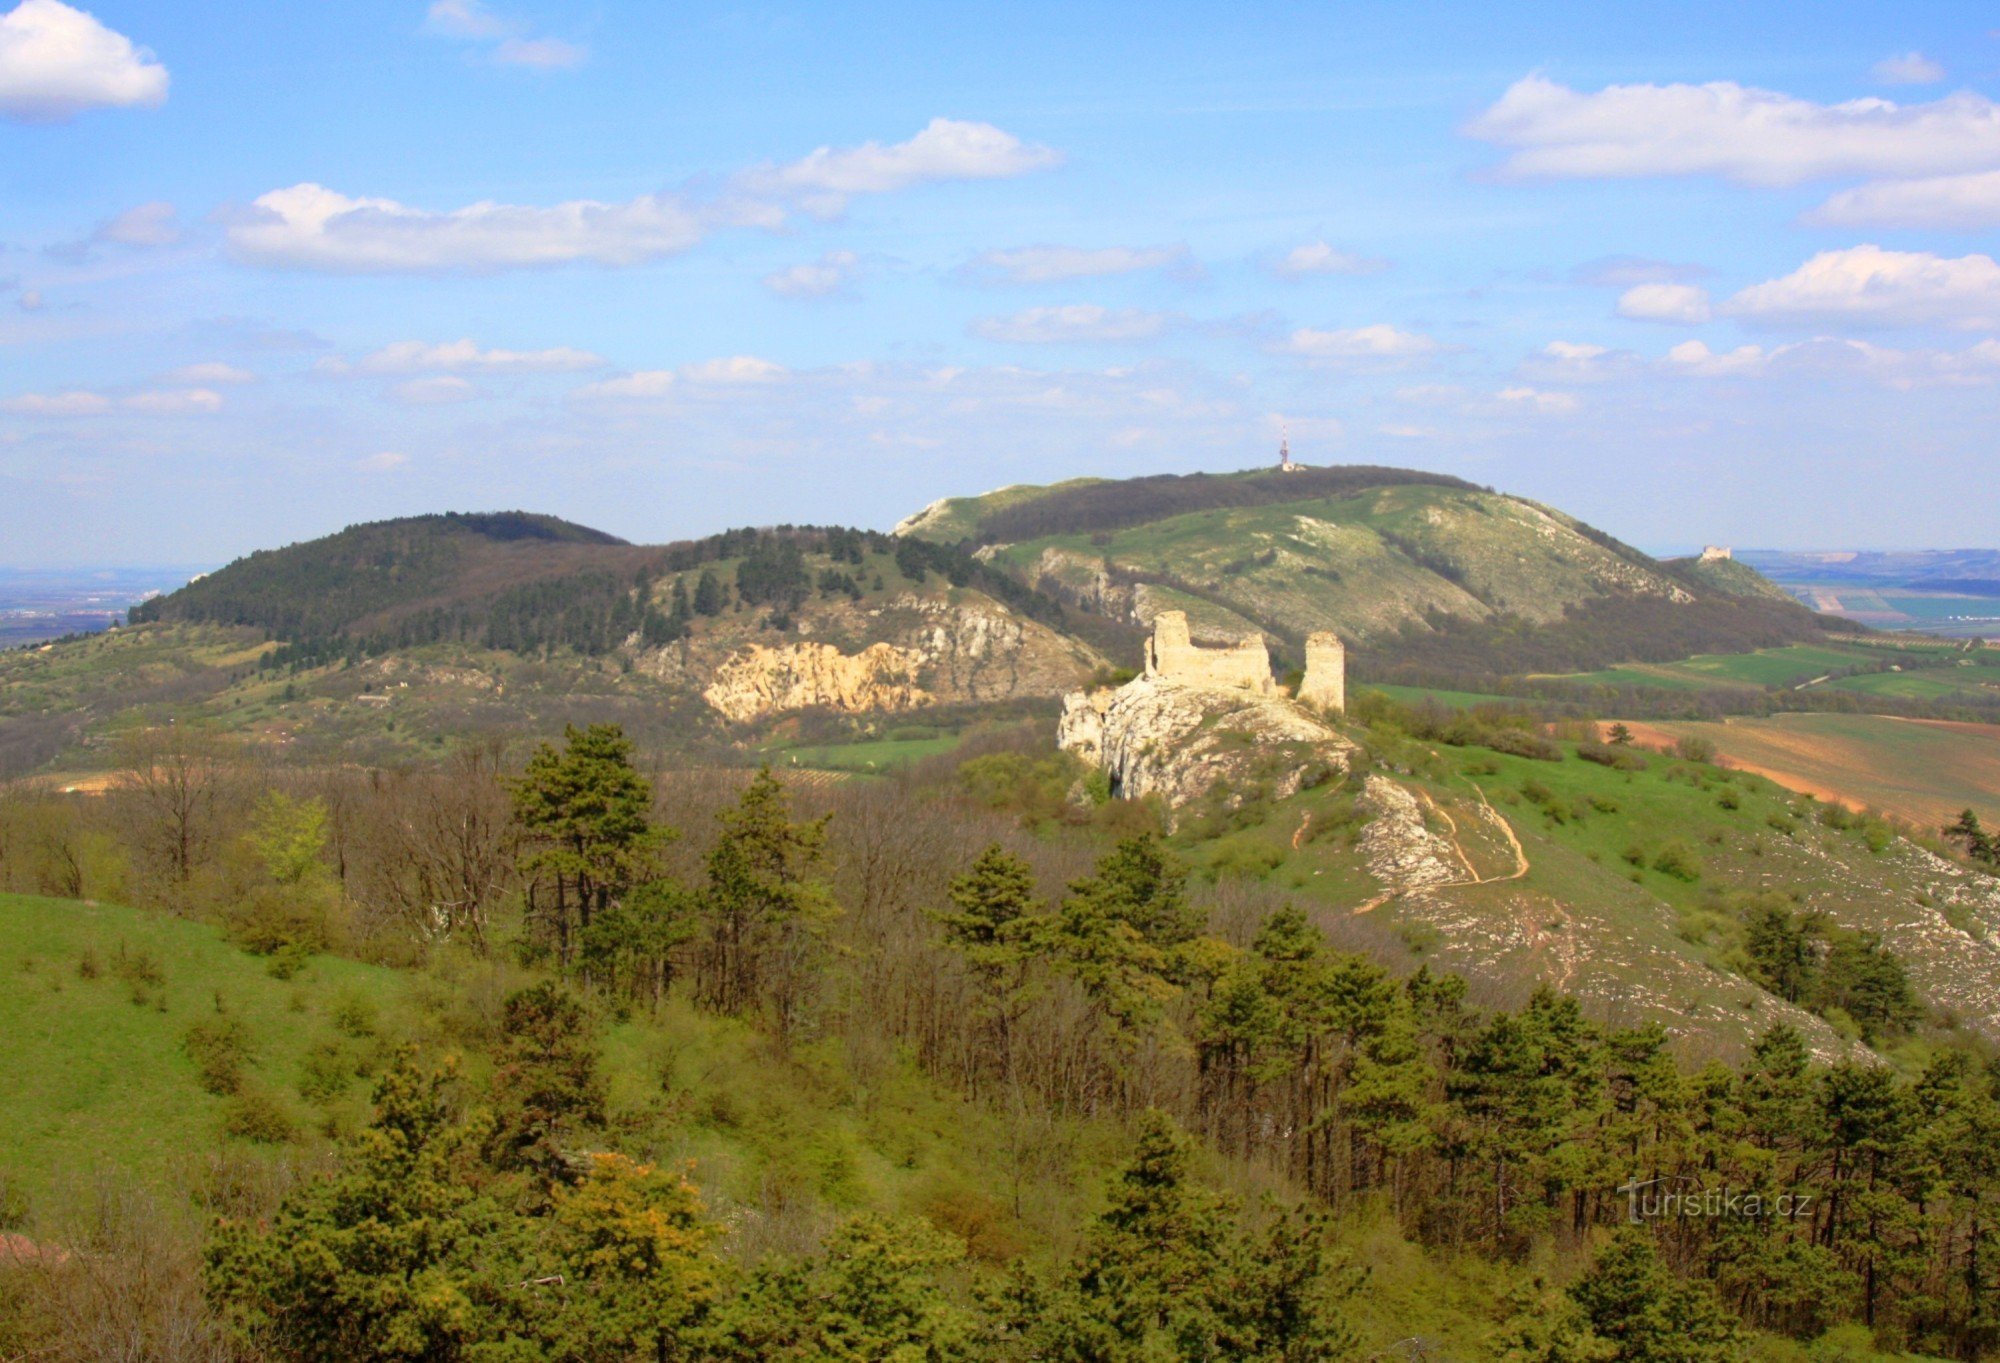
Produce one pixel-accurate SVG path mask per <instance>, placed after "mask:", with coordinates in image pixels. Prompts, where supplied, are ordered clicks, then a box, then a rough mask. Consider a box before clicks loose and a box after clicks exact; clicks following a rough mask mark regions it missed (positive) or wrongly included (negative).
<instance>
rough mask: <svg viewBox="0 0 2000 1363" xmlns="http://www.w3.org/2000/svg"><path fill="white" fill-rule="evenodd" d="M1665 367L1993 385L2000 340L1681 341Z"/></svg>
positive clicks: (1716, 374) (1904, 386) (1901, 384)
mask: <svg viewBox="0 0 2000 1363" xmlns="http://www.w3.org/2000/svg"><path fill="white" fill-rule="evenodd" d="M1659 368H1660V370H1661V371H1662V372H1665V373H1668V374H1674V375H1682V376H1687V377H1692V378H1703V379H1716V378H1759V379H1773V380H1775V379H1778V378H1782V377H1794V378H1799V379H1804V380H1807V381H1810V382H1813V383H1815V384H1825V383H1827V382H1829V381H1835V380H1837V381H1840V382H1843V383H1851V382H1852V381H1853V380H1854V379H1857V378H1858V379H1866V380H1869V381H1871V382H1874V383H1879V384H1881V385H1883V386H1885V387H1888V388H1893V389H1896V390H1899V391H1904V392H1907V391H1909V390H1911V389H1918V388H1938V387H1947V388H1963V387H1970V386H1981V387H1985V386H1990V385H1992V384H1993V383H1995V382H1996V381H2000V341H1996V340H1992V339H1987V340H1982V341H1978V342H1976V343H1974V344H1973V345H1970V346H1968V347H1966V348H1965V349H1963V350H1934V349H1921V350H1899V349H1896V348H1894V347H1891V346H1881V345H1876V344H1874V343H1873V342H1871V341H1862V340H1856V339H1854V338H1853V337H1846V336H1814V337H1811V338H1810V339H1807V340H1803V341H1793V342H1790V343H1788V344H1786V345H1780V346H1773V347H1771V348H1769V349H1766V348H1764V347H1763V346H1755V345H1742V346H1737V347H1736V348H1735V349H1734V350H1729V351H1721V352H1717V351H1713V350H1710V349H1709V348H1708V347H1707V346H1706V345H1704V344H1703V343H1702V342H1700V341H1683V342H1681V343H1680V344H1679V345H1677V346H1675V347H1674V348H1673V349H1671V350H1669V351H1668V352H1667V353H1666V355H1665V356H1663V357H1662V358H1661V360H1660V361H1659Z"/></svg>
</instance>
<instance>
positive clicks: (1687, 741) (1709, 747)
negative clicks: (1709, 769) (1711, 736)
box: [1674, 734, 1715, 766]
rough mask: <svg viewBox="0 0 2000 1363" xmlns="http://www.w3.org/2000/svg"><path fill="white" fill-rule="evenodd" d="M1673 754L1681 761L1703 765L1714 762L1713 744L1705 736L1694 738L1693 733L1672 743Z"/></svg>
mask: <svg viewBox="0 0 2000 1363" xmlns="http://www.w3.org/2000/svg"><path fill="white" fill-rule="evenodd" d="M1674 756H1676V757H1678V758H1680V759H1681V761H1683V762H1699V763H1701V764H1702V765H1703V766H1710V765H1713V764H1714V762H1715V744H1713V743H1711V742H1709V741H1708V740H1707V739H1705V738H1696V737H1695V736H1694V735H1693V734H1688V735H1686V736H1684V737H1683V738H1681V740H1680V741H1679V742H1677V743H1675V744H1674Z"/></svg>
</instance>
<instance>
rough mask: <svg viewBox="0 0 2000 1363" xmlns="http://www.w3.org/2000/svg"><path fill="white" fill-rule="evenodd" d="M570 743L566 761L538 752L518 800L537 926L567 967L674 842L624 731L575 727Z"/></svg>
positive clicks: (546, 750) (518, 785) (519, 783)
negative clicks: (583, 935) (584, 939)
mask: <svg viewBox="0 0 2000 1363" xmlns="http://www.w3.org/2000/svg"><path fill="white" fill-rule="evenodd" d="M564 738H565V744H566V746H565V748H564V750H563V751H561V752H558V751H556V749H555V748H553V747H552V746H550V745H549V744H547V743H544V744H542V745H541V746H540V747H538V748H537V749H536V750H535V753H534V755H533V756H532V757H530V758H529V759H528V765H527V769H526V770H525V771H524V772H523V773H522V775H521V777H520V778H519V779H518V780H516V781H515V782H514V785H513V794H514V818H515V821H516V822H517V823H518V824H519V825H520V827H521V831H522V833H523V835H524V842H525V846H526V855H525V856H524V857H523V858H522V861H521V873H522V875H523V876H524V877H525V878H526V879H527V880H528V881H529V910H530V916H531V918H532V919H533V920H535V922H536V923H537V924H538V925H539V926H540V927H541V928H542V930H543V931H544V932H545V933H547V934H548V935H549V936H550V937H552V938H553V939H554V942H553V945H554V947H555V950H556V953H557V956H558V959H560V960H561V961H562V963H563V964H564V965H567V964H568V963H569V961H570V959H571V956H572V954H573V952H574V950H575V946H576V936H577V934H578V932H579V931H583V930H587V929H588V928H589V927H590V922H591V918H592V916H593V915H594V914H596V913H599V912H601V911H602V910H604V909H605V908H607V907H608V906H609V905H610V904H611V903H612V902H613V901H614V900H615V899H617V898H618V897H619V896H621V895H623V894H624V893H625V892H626V891H627V890H629V889H630V888H631V887H632V886H633V885H636V884H638V883H639V882H640V881H642V880H644V879H645V878H646V876H647V874H648V872H649V871H650V870H651V868H652V862H653V856H654V853H655V851H656V849H657V848H658V846H659V844H660V843H661V842H662V841H663V840H664V839H666V838H668V837H671V836H672V834H671V833H670V832H668V831H667V830H664V829H656V828H654V827H653V825H652V798H653V792H652V787H651V786H650V785H649V784H647V782H646V779H645V778H644V777H643V776H641V775H639V773H638V770H637V769H636V768H635V767H634V766H633V765H632V742H631V740H630V739H628V738H626V737H625V734H624V732H623V731H622V730H620V729H619V727H618V726H617V725H615V724H593V725H591V726H590V727H589V728H587V729H578V728H576V727H575V726H574V725H571V726H569V727H567V728H566V729H565V730H564Z"/></svg>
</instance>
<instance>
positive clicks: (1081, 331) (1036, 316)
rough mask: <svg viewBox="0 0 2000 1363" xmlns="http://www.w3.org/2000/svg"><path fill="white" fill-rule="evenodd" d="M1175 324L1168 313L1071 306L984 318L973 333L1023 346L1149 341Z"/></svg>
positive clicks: (973, 325) (1098, 306)
mask: <svg viewBox="0 0 2000 1363" xmlns="http://www.w3.org/2000/svg"><path fill="white" fill-rule="evenodd" d="M1172 320H1173V319H1172V317H1171V316H1170V315H1169V314H1167V313H1164V312H1148V311H1146V310H1144V309H1142V308H1106V307H1102V306H1100V305H1098V304H1096V303H1069V304H1064V305H1061V306H1057V307H1046V308H1028V309H1026V310H1024V311H1021V312H1017V313H1015V314H1013V315H1012V316H1010V317H982V318H980V319H979V320H978V321H977V322H974V323H973V324H972V333H973V335H975V336H983V337H985V338H986V339H987V340H989V341H1011V342H1014V343H1016V344H1020V345H1060V344H1065V343H1074V342H1086V343H1097V342H1114V341H1146V340H1151V339H1152V338H1153V337H1155V336H1158V335H1159V334H1160V333H1161V332H1163V331H1165V330H1166V329H1167V325H1168V323H1169V322H1171V321H1172Z"/></svg>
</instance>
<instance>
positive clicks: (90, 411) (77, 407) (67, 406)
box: [0, 389, 111, 416]
mask: <svg viewBox="0 0 2000 1363" xmlns="http://www.w3.org/2000/svg"><path fill="white" fill-rule="evenodd" d="M110 410H111V399H110V398H107V397H105V396H104V394H102V393H91V392H86V391H84V390H81V389H76V390H72V391H70V392H67V393H22V394H21V395H20V396H18V397H11V398H6V399H0V412H11V413H13V414H14V415H15V416H97V415H99V414H100V413H103V412H108V411H110Z"/></svg>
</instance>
